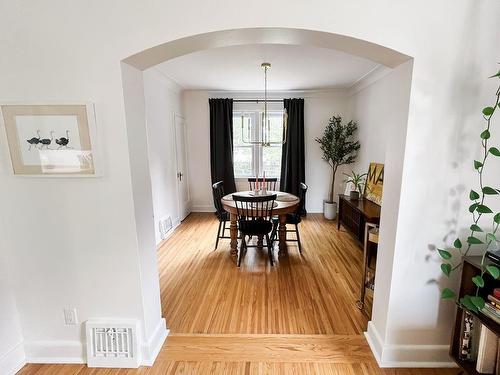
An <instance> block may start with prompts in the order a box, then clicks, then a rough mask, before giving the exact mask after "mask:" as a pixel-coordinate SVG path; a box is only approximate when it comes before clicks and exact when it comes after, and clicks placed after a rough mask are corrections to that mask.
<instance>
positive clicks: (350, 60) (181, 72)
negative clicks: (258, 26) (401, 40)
mask: <svg viewBox="0 0 500 375" xmlns="http://www.w3.org/2000/svg"><path fill="white" fill-rule="evenodd" d="M262 62H270V63H271V64H272V67H271V69H270V70H269V72H268V89H269V90H278V91H283V90H312V89H330V88H348V87H350V86H352V85H353V84H354V83H355V82H356V81H358V80H359V79H360V78H362V77H364V76H365V75H367V74H368V73H370V72H371V71H372V70H374V69H375V68H377V67H378V66H379V65H378V64H377V63H375V62H373V61H371V60H367V59H364V58H360V57H357V56H354V55H350V54H347V53H344V52H340V51H336V50H331V49H325V48H317V47H310V46H296V45H284V44H250V45H240V46H231V47H223V48H214V49H209V50H204V51H199V52H195V53H191V54H188V55H184V56H180V57H177V58H175V59H172V60H168V61H166V62H164V63H161V64H159V65H157V66H156V67H155V68H156V69H159V70H160V71H161V72H162V73H163V74H165V75H166V76H168V77H169V78H171V79H172V80H174V81H175V82H177V83H178V84H179V85H181V86H182V87H184V88H185V89H203V90H236V91H259V90H263V88H264V74H263V70H262V68H261V67H260V64H261V63H262Z"/></svg>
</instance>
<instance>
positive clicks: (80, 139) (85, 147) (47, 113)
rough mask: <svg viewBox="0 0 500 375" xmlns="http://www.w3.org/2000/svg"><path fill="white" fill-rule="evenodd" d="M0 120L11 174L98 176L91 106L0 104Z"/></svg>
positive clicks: (79, 104)
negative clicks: (8, 154) (5, 140)
mask: <svg viewBox="0 0 500 375" xmlns="http://www.w3.org/2000/svg"><path fill="white" fill-rule="evenodd" d="M0 119H1V120H2V121H3V125H4V128H5V132H6V135H7V143H8V147H9V153H10V159H11V164H12V170H13V174H14V175H16V176H43V177H95V176H97V175H98V173H97V166H96V163H97V160H96V159H97V157H96V149H95V143H96V129H95V109H94V105H93V104H92V103H71V104H1V105H0Z"/></svg>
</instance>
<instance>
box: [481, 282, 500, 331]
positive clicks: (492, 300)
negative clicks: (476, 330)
mask: <svg viewBox="0 0 500 375" xmlns="http://www.w3.org/2000/svg"><path fill="white" fill-rule="evenodd" d="M495 290H496V289H495ZM481 313H483V314H484V315H486V316H487V317H488V318H491V319H493V320H494V321H495V322H497V323H498V324H500V299H499V298H497V297H495V296H494V295H491V294H489V295H488V301H486V303H485V305H484V307H483V308H482V309H481Z"/></svg>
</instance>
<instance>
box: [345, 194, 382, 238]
mask: <svg viewBox="0 0 500 375" xmlns="http://www.w3.org/2000/svg"><path fill="white" fill-rule="evenodd" d="M379 222H380V206H379V205H378V204H376V203H373V202H372V201H369V200H368V199H365V198H359V199H358V200H351V199H350V198H349V196H348V195H343V194H340V195H339V215H338V218H337V227H338V229H340V225H341V224H342V225H343V226H344V227H346V228H347V229H348V230H349V231H351V232H352V233H353V235H354V237H356V238H357V239H358V241H360V242H361V243H363V242H364V236H365V223H374V224H378V223H379Z"/></svg>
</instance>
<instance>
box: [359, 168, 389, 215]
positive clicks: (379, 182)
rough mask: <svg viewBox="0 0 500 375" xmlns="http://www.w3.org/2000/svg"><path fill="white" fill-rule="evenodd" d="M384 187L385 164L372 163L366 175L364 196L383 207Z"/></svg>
mask: <svg viewBox="0 0 500 375" xmlns="http://www.w3.org/2000/svg"><path fill="white" fill-rule="evenodd" d="M383 187H384V164H381V163H370V166H369V167H368V174H367V175H366V182H365V192H364V194H363V195H364V196H365V198H366V199H368V200H369V201H372V202H373V203H376V204H378V205H379V206H381V205H382V191H383Z"/></svg>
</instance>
